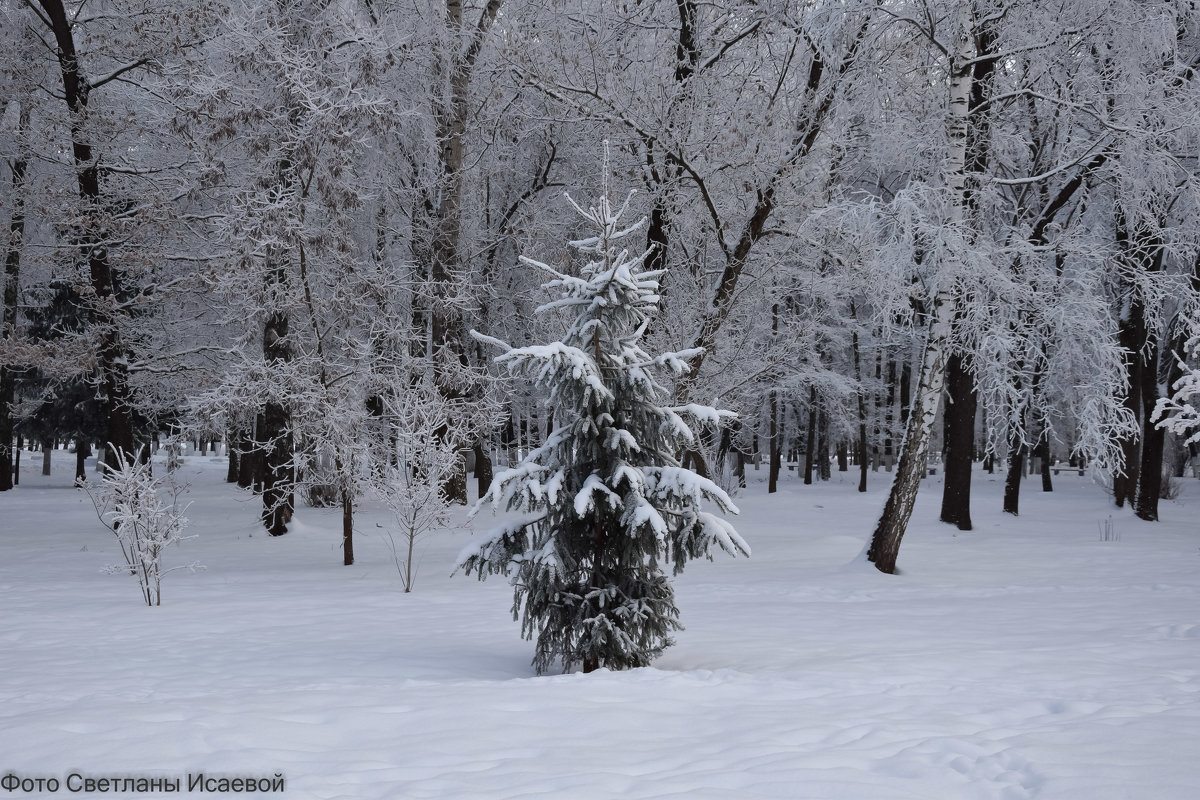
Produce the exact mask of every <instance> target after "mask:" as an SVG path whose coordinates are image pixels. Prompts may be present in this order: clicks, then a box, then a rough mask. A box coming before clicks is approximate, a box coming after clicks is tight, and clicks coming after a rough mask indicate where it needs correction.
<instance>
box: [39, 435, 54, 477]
mask: <svg viewBox="0 0 1200 800" xmlns="http://www.w3.org/2000/svg"><path fill="white" fill-rule="evenodd" d="M53 451H54V448H53V447H51V446H50V441H49V440H47V439H42V475H49V474H50V454H51V453H52V452H53Z"/></svg>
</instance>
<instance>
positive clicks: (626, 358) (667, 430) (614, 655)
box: [457, 196, 750, 673]
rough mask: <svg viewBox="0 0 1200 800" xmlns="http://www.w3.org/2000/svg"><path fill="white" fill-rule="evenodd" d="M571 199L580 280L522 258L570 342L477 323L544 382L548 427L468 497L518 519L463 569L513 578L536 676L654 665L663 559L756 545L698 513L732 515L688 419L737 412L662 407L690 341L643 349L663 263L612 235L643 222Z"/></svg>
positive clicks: (664, 618) (475, 551) (667, 606)
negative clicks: (698, 459)
mask: <svg viewBox="0 0 1200 800" xmlns="http://www.w3.org/2000/svg"><path fill="white" fill-rule="evenodd" d="M568 199H570V198H569V197H568ZM571 203H572V205H573V206H574V207H575V209H576V210H577V211H578V212H579V213H580V214H581V215H582V216H583V217H584V218H585V219H586V220H588V222H589V223H590V224H591V225H592V226H594V228H595V230H596V235H595V236H593V237H591V238H588V239H584V240H582V241H577V242H572V245H573V246H574V247H575V248H576V249H577V250H579V251H580V252H582V253H585V254H588V255H589V256H594V260H592V261H590V262H589V263H587V264H586V265H585V266H584V267H583V268H582V270H581V273H580V275H579V276H578V277H575V276H571V275H566V274H564V273H562V272H559V271H557V270H555V269H554V268H552V267H550V266H548V265H546V264H542V263H539V262H536V261H532V260H530V259H527V258H524V257H522V259H521V260H522V261H523V262H524V263H526V264H529V265H531V266H534V267H536V268H538V269H541V270H543V271H545V272H547V273H549V274H550V276H551V280H550V281H549V282H548V283H547V284H545V286H546V288H548V289H551V290H557V291H559V292H560V293H561V294H560V298H559V299H557V300H554V301H552V302H550V303H547V304H546V305H544V306H542V307H541V308H540V309H539V313H546V312H550V311H554V310H559V309H562V310H567V311H570V312H573V313H574V315H575V316H574V320H573V322H572V323H571V324H570V327H569V329H568V330H567V333H566V335H565V336H564V338H563V339H562V340H561V341H556V342H550V343H548V344H544V345H535V346H530V347H520V348H512V347H509V346H508V345H506V344H505V343H503V342H500V341H498V340H496V339H492V338H490V337H486V336H482V335H480V334H475V335H476V337H477V338H479V339H480V340H482V341H485V342H488V343H491V344H493V345H495V346H497V347H499V348H501V349H502V350H503V351H504V352H503V353H502V354H501V355H500V356H498V357H497V359H496V360H497V362H499V363H501V364H504V365H506V366H507V367H508V369H509V370H510V371H511V372H513V373H517V374H521V375H524V376H525V377H526V378H528V379H531V380H532V381H533V382H534V383H535V384H537V385H538V386H540V387H543V388H545V389H546V390H548V396H549V400H548V403H549V405H550V408H551V411H552V413H553V419H554V423H555V427H554V429H553V431H552V432H551V433H550V435H549V436H548V437H547V439H546V441H545V442H544V443H543V444H542V445H541V446H540V447H538V448H536V449H534V450H533V451H532V452H530V453H529V454H528V455H527V456H526V457H525V459H524V460H523V461H522V462H521V463H520V464H518V465H517V466H516V467H514V468H513V469H510V470H507V471H505V472H502V473H501V474H499V475H497V476H496V478H495V480H494V481H493V483H492V486H491V489H490V491H489V492H488V494H487V495H485V496H484V497H483V498H481V499H480V505H477V506H476V511H477V510H478V509H479V508H480V506H481V505H482V504H483V503H487V502H490V503H492V504H493V505H494V506H499V507H502V508H504V509H506V510H508V511H511V512H514V513H515V514H516V515H517V516H516V517H515V518H514V519H513V520H512V521H510V522H507V523H506V524H504V525H502V526H500V527H499V528H498V529H496V530H495V531H493V532H492V533H491V534H489V535H488V536H487V537H486V538H485V539H484V540H483V541H482V542H480V543H479V544H477V545H473V546H471V547H468V548H467V549H466V550H464V551H463V553H462V554H461V555H460V556H459V560H458V565H457V568H458V569H461V570H463V571H465V572H467V573H471V572H475V573H477V574H478V576H479V578H480V579H481V580H482V579H483V578H485V577H486V576H487V575H489V574H497V573H504V574H509V575H511V581H512V585H513V589H514V600H513V616H514V618H516V619H520V620H521V622H522V632H523V634H524V635H525V636H526V637H527V638H533V637H534V636H535V635H536V637H537V643H536V649H535V654H534V658H533V665H534V667H535V668H536V669H537V671H538V672H539V673H543V672H545V671H546V670H547V669H548V668H549V667H550V666H551V665H552V664H553V663H555V662H560V663H561V664H562V667H563V669H564V670H567V669H570V668H571V667H572V666H573V665H575V664H581V665H582V667H583V671H584V672H590V671H592V670H594V669H597V668H600V667H607V668H610V669H625V668H630V667H641V666H646V665H648V664H650V663H651V662H652V660H653V659H654V658H655V657H656V656H658V655H659V654H660V653H661V652H662V651H663V650H664V649H665V648H666V647H668V646H669V645H670V644H671V638H670V635H671V633H672V632H674V631H676V630H679V629H680V627H681V626H680V625H679V621H678V617H679V611H678V609H677V608H676V606H675V596H674V589H673V588H672V586H671V583H670V581H669V579H668V577H667V575H666V573H665V572H664V565H665V564H666V563H670V564H671V565H672V566H673V568H674V571H675V572H676V573H678V572H679V571H680V570H682V569H683V566H684V564H685V562H686V561H687V560H688V559H692V558H696V557H699V556H708V555H709V552H710V550H711V548H712V547H713V545H716V546H718V547H720V548H721V549H723V550H725V551H726V552H728V553H730V554H734V555H736V554H742V555H749V552H750V548H749V547H748V546H747V545H746V543H745V542H744V541H743V540H742V538H741V537H740V536H739V535H738V534H737V532H736V531H735V530H734V529H733V527H732V526H731V525H729V523H727V522H725V521H724V520H723V519H721V518H719V517H717V516H715V515H713V514H711V513H708V512H706V511H703V510H702V509H701V505H702V503H703V502H704V501H706V500H707V501H711V502H712V503H714V504H715V505H716V506H717V507H718V508H719V509H720V510H722V511H725V512H731V513H737V508H736V507H735V506H734V504H733V502H732V500H730V498H729V496H728V495H727V494H726V493H725V492H724V491H722V490H721V488H720V487H719V486H717V485H716V484H715V483H714V482H712V481H711V480H708V479H705V478H701V477H699V476H697V475H696V474H695V473H693V472H691V471H689V470H686V469H683V468H681V467H680V466H679V464H678V462H677V461H676V459H675V454H676V453H679V452H682V451H683V449H684V448H685V447H687V446H692V445H693V444H694V443H695V437H694V436H693V434H692V430H691V428H690V427H689V425H688V423H687V422H686V421H685V417H689V418H691V419H693V420H699V421H701V422H703V423H705V424H717V423H718V422H719V421H720V420H721V419H723V418H727V417H730V416H732V415H730V414H729V413H728V412H718V411H716V410H715V409H712V408H708V407H704V406H697V405H689V406H687V407H684V408H670V407H666V406H664V405H662V403H663V401H664V400H665V398H667V397H668V396H669V393H668V391H667V389H666V388H665V387H664V386H662V385H661V384H660V383H658V382H657V380H656V379H655V375H656V374H665V375H668V376H672V377H678V376H680V375H682V374H683V373H684V372H685V371H686V366H685V363H684V360H685V359H686V358H688V357H689V356H691V355H694V354H695V352H694V351H689V352H684V353H664V354H662V355H659V356H657V357H651V356H649V355H648V354H647V353H646V352H644V351H643V350H642V348H641V346H640V344H639V343H640V341H641V339H642V337H643V335H644V334H645V332H646V328H647V325H648V324H649V321H650V315H651V314H652V313H653V312H654V311H655V310H656V308H657V305H658V300H659V297H658V278H659V277H660V276H661V274H662V272H661V270H660V271H646V270H643V267H642V265H643V261H644V259H645V258H646V256H647V255H648V252H647V253H643V254H642V255H641V256H639V257H637V258H632V259H631V258H629V257H628V253H627V252H626V251H618V250H617V243H618V242H619V240H621V239H622V238H623V237H625V236H628V235H630V234H633V233H635V232H636V231H638V230H640V229H641V227H642V225H643V224H644V222H645V220H642V221H641V222H638V223H636V224H634V225H632V226H630V227H628V228H624V229H622V228H621V227H620V224H619V220H620V217H621V215H622V213H623V212H624V211H625V208H626V207H627V206H628V200H627V201H626V204H625V206H622V208H621V209H619V210H616V211H614V210H613V209H612V208H611V207H610V205H609V203H608V199H607V197H606V196H605V197H601V199H600V205H599V208H598V209H596V208H592V209H590V210H588V211H584V210H583V209H582V208H580V207H579V206H578V205H576V204H575V203H574V201H571Z"/></svg>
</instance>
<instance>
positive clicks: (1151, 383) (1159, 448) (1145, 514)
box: [1134, 343, 1166, 522]
mask: <svg viewBox="0 0 1200 800" xmlns="http://www.w3.org/2000/svg"><path fill="white" fill-rule="evenodd" d="M1140 372H1141V375H1140V383H1141V386H1140V394H1141V398H1142V459H1141V464H1140V465H1139V468H1138V476H1139V479H1138V487H1137V498H1136V500H1135V501H1134V513H1135V514H1136V515H1137V516H1138V518H1140V519H1144V520H1147V521H1148V522H1157V521H1158V500H1159V495H1160V494H1161V493H1162V461H1163V445H1164V444H1165V442H1166V431H1164V430H1163V429H1162V428H1160V427H1158V425H1156V424H1155V423H1154V422H1152V421H1151V419H1152V418H1153V416H1154V406H1155V405H1157V403H1158V348H1157V347H1156V346H1155V345H1154V343H1151V345H1150V352H1149V353H1148V354H1145V355H1144V357H1143V363H1142V367H1141V370H1140Z"/></svg>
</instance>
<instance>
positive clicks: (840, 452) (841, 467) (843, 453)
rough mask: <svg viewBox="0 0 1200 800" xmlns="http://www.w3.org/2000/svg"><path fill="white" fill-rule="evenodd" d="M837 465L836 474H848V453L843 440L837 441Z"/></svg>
mask: <svg viewBox="0 0 1200 800" xmlns="http://www.w3.org/2000/svg"><path fill="white" fill-rule="evenodd" d="M837 465H838V472H849V471H850V453H849V448H848V447H847V446H846V440H845V439H838V443H837Z"/></svg>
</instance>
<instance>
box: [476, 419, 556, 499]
mask: <svg viewBox="0 0 1200 800" xmlns="http://www.w3.org/2000/svg"><path fill="white" fill-rule="evenodd" d="M547 435H549V434H547ZM484 444H485V442H484V440H483V439H482V438H480V439H476V440H475V444H474V445H473V447H472V448H471V449H472V450H473V451H474V453H475V483H476V487H477V489H478V490H479V497H483V496H484V495H485V494H487V493H488V489H490V488H492V477H493V475H492V457H491V454H489V453H488V449H487V448H486V447H484Z"/></svg>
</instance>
